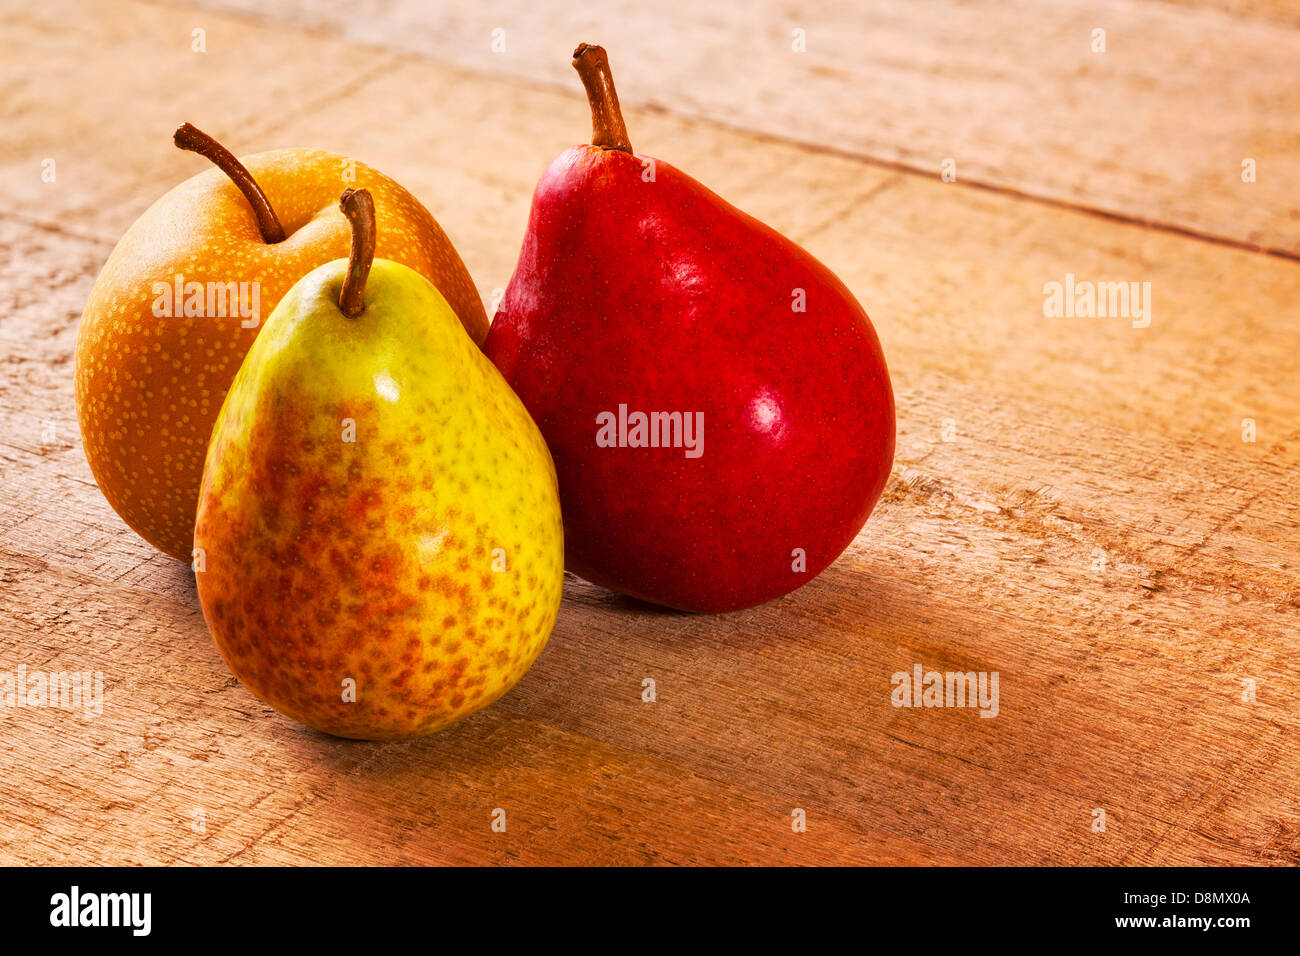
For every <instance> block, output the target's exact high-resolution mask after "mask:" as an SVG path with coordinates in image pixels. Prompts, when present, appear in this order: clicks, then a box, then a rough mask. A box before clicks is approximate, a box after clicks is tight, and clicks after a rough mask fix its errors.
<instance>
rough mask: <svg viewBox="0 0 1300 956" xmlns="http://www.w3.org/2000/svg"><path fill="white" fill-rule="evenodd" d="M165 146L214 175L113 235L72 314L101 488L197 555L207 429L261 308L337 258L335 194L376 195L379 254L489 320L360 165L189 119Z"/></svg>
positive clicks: (142, 524) (481, 320) (446, 258)
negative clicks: (249, 150)
mask: <svg viewBox="0 0 1300 956" xmlns="http://www.w3.org/2000/svg"><path fill="white" fill-rule="evenodd" d="M174 141H175V144H176V145H177V146H178V147H180V148H181V149H184V150H190V151H193V152H196V153H199V154H200V155H202V156H204V157H206V158H207V159H209V160H210V161H211V162H212V164H213V167H214V168H210V169H208V170H207V171H205V172H203V173H200V174H199V175H197V176H194V177H193V178H192V179H189V180H186V181H185V182H183V183H181V184H180V185H178V186H176V187H175V188H174V189H172V190H171V191H170V192H168V193H167V194H166V195H164V196H163V197H162V198H161V199H159V200H158V201H157V202H155V203H154V204H153V205H152V206H151V207H150V208H149V209H148V210H147V211H146V212H145V213H144V214H143V215H142V216H141V217H140V218H139V219H138V220H137V221H136V222H135V224H134V225H132V226H131V228H130V229H128V230H127V232H126V233H125V235H123V236H122V238H121V240H120V241H119V242H118V244H117V246H116V248H114V249H113V251H112V253H111V254H110V255H109V257H108V261H107V262H106V263H105V265H104V267H103V269H102V271H101V272H100V274H99V277H98V278H97V279H96V280H95V285H94V287H93V289H92V290H91V293H90V298H89V300H88V302H87V303H86V308H85V311H84V313H83V314H82V317H81V326H80V329H79V331H78V336H77V350H76V397H77V418H78V420H79V422H80V426H81V435H82V439H83V442H84V446H85V451H86V458H87V460H88V461H89V462H90V468H91V471H92V472H93V473H94V476H95V481H96V482H97V483H98V484H99V487H100V490H101V491H102V492H103V494H104V497H105V498H107V499H108V503H109V504H110V505H112V507H113V509H114V510H115V511H116V512H117V513H118V515H120V516H121V518H122V520H123V521H125V522H126V523H127V524H128V525H129V526H130V527H131V528H132V529H134V530H135V531H136V532H137V533H138V534H139V535H140V536H141V537H143V538H144V539H145V540H146V541H148V542H149V543H150V544H152V545H153V546H154V547H156V548H158V549H159V550H161V551H164V552H166V553H167V554H169V555H171V556H172V557H175V558H179V559H181V560H184V561H190V560H191V558H192V554H191V548H192V539H193V532H194V512H195V505H196V502H197V500H198V492H199V481H200V478H201V475H202V472H203V461H204V455H205V453H206V451H207V444H208V437H209V435H210V434H211V432H212V424H213V422H214V421H215V420H216V417H217V411H218V410H219V409H220V408H221V403H222V400H223V399H224V398H225V396H226V390H227V389H228V388H229V387H230V383H231V381H232V380H233V379H234V377H235V373H236V371H237V370H238V369H239V366H240V363H241V362H242V361H243V359H244V355H245V354H246V353H247V352H248V349H249V347H250V346H251V345H252V344H253V341H254V339H255V338H256V337H257V335H258V333H259V331H260V330H261V328H262V325H263V323H264V321H265V318H266V316H267V315H269V314H270V313H271V311H272V310H273V309H274V308H275V306H276V305H277V303H278V302H279V301H280V299H281V297H282V296H284V294H285V293H286V292H287V291H288V290H289V288H290V287H291V286H292V285H293V284H294V283H295V282H297V281H298V279H300V278H302V277H303V276H304V275H306V274H307V273H308V272H310V271H311V270H312V269H314V268H316V267H317V266H319V265H322V264H323V263H326V262H329V261H331V260H333V259H337V258H339V257H340V256H345V255H347V250H348V245H349V236H350V230H349V227H348V223H347V221H346V220H345V219H344V218H343V217H342V216H341V215H340V214H339V212H338V209H337V200H338V195H339V192H340V190H341V189H342V188H343V187H344V186H347V185H355V186H357V187H362V188H365V189H366V190H368V191H369V192H370V194H371V195H372V196H373V197H374V202H375V205H376V208H377V209H378V211H379V215H380V216H381V217H382V218H383V220H384V223H385V228H384V231H383V234H382V236H381V237H380V239H379V247H378V254H379V255H380V256H382V257H383V258H385V259H388V260H391V261H393V262H399V263H402V264H404V265H406V266H409V267H410V268H411V269H413V270H415V271H416V272H417V273H419V274H421V275H423V276H425V277H426V278H427V279H429V280H430V281H432V282H433V283H435V284H436V285H437V287H438V288H439V289H440V290H442V294H443V295H444V296H445V297H446V299H447V301H448V302H449V303H450V305H451V308H452V309H453V310H454V312H455V314H456V315H457V316H458V317H459V319H460V322H461V323H462V324H463V325H464V327H465V329H466V331H467V332H468V334H469V336H470V337H471V338H472V339H473V340H474V341H476V342H480V343H481V342H482V341H483V339H484V337H485V336H486V335H487V327H488V322H487V316H486V314H485V313H484V311H483V304H482V302H481V300H480V299H479V296H478V292H477V291H476V289H475V287H474V283H473V281H472V280H471V279H470V276H469V273H468V271H467V270H466V268H465V264H464V263H463V262H462V261H461V259H460V256H459V255H458V254H457V252H456V250H455V248H454V247H453V246H452V244H451V241H450V240H449V239H448V238H447V236H446V234H445V233H444V232H443V231H442V228H441V227H440V226H439V225H438V223H437V221H436V220H435V219H434V218H433V216H432V215H431V214H430V213H429V211H428V210H427V209H425V207H424V206H423V205H421V203H420V201H419V200H418V199H416V198H415V197H414V196H412V195H411V194H410V193H409V192H407V191H406V190H405V189H404V188H402V187H401V186H400V185H398V184H397V183H396V182H394V181H393V180H391V179H389V178H388V177H387V176H385V175H383V174H382V173H380V172H378V171H376V170H374V169H371V168H370V167H369V166H366V165H365V164H363V163H360V162H357V161H356V160H353V159H350V158H348V157H345V156H340V155H337V154H335V153H329V152H324V151H322V150H315V149H281V150H274V151H271V152H265V153H258V154H256V155H253V156H248V157H245V158H244V159H242V160H240V159H237V158H235V156H233V155H232V154H231V153H230V152H229V151H228V150H226V149H225V148H224V147H223V146H222V145H221V144H220V143H218V142H217V141H216V140H214V139H213V138H212V137H210V136H208V135H206V134H205V133H203V132H201V131H199V130H198V129H195V128H194V127H193V126H191V125H189V124H185V125H183V126H181V127H180V128H179V129H178V130H177V131H176V133H175V136H174Z"/></svg>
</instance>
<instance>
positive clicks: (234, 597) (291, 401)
mask: <svg viewBox="0 0 1300 956" xmlns="http://www.w3.org/2000/svg"><path fill="white" fill-rule="evenodd" d="M380 229H381V231H382V220H380ZM345 273H346V264H345V263H343V262H336V263H331V264H329V265H326V266H324V267H321V268H320V269H317V270H316V271H314V272H313V273H311V274H310V275H309V276H307V277H306V278H304V279H303V280H302V282H300V283H299V284H298V285H297V286H296V287H295V288H294V290H293V291H292V292H290V294H289V295H288V296H287V297H286V298H285V299H284V300H283V301H282V302H281V304H280V306H279V307H278V308H277V310H276V312H275V314H274V315H273V316H272V317H271V319H270V320H269V321H268V322H267V325H266V328H265V330H264V332H263V334H262V336H261V337H260V338H259V339H258V341H257V342H256V343H255V345H254V346H253V349H252V350H251V351H250V353H249V355H248V358H247V360H246V361H245V363H244V366H243V368H242V369H241V371H240V373H239V375H238V377H237V378H236V381H235V384H234V385H233V386H232V388H231V391H230V394H229V397H228V398H227V399H226V403H225V406H224V408H223V410H222V412H221V414H220V416H219V418H218V421H217V424H216V427H215V429H214V432H213V438H212V444H211V447H210V449H209V452H208V464H207V468H206V471H205V473H204V482H203V489H202V493H201V495H200V502H199V509H198V523H197V526H196V531H195V546H196V547H198V548H201V549H203V553H204V559H205V570H203V571H201V572H200V573H199V574H198V575H197V580H198V586H199V596H200V599H201V602H202V605H203V610H204V615H205V617H206V618H207V621H208V624H209V627H210V629H211V630H212V633H213V636H214V638H215V640H216V643H217V646H218V648H219V649H220V651H221V653H222V656H223V657H224V658H225V660H226V662H227V663H228V665H229V666H230V668H231V670H232V671H233V672H234V673H235V675H236V676H237V677H238V678H239V679H240V680H241V682H243V684H244V685H245V686H246V687H247V688H248V689H249V690H250V691H252V692H253V693H254V694H255V695H256V696H258V697H260V698H261V699H262V700H264V701H267V702H269V703H271V704H272V705H273V706H275V707H276V708H277V709H279V710H280V711H282V712H283V713H285V714H287V715H289V716H291V717H293V718H294V719H296V720H299V721H301V722H303V723H306V724H308V725H310V726H313V727H316V728H317V729H320V730H324V731H327V732H329V733H332V734H336V735H339V736H345V737H358V738H365V739H394V738H401V737H409V736H418V735H421V734H425V733H430V732H433V731H435V730H437V729H439V728H441V727H444V726H446V725H448V724H450V723H453V722H454V721H456V720H459V719H461V718H463V717H465V716H467V715H469V714H470V713H473V712H474V711H476V710H478V709H479V708H481V707H483V706H486V705H487V704H489V703H491V702H492V701H494V700H496V699H497V698H498V697H500V696H501V695H502V694H503V693H505V692H506V691H507V690H508V689H509V688H510V687H512V686H513V685H514V684H515V682H516V681H518V680H519V678H520V677H522V676H523V674H524V672H525V671H526V670H527V669H528V667H529V666H530V665H531V664H532V662H533V661H534V660H535V659H536V657H537V655H538V654H539V653H540V652H541V650H542V648H543V647H544V645H545V643H546V639H547V637H548V636H549V634H550V631H551V628H552V626H553V624H554V621H555V616H556V613H557V611H558V608H559V603H560V595H561V590H562V585H563V560H564V556H563V531H562V527H561V521H560V512H559V497H558V490H557V487H556V482H555V473H554V468H553V466H552V464H551V460H550V454H549V452H548V451H547V449H546V446H545V443H544V442H543V441H542V438H541V435H540V433H539V432H538V430H537V428H536V426H535V425H534V424H533V422H532V420H531V419H530V418H529V417H528V414H527V412H526V411H525V410H524V408H523V406H522V404H521V403H520V402H519V400H518V399H517V398H516V397H515V395H514V394H513V392H511V391H510V389H509V388H508V386H506V384H505V382H504V380H503V379H502V378H501V377H500V375H499V373H497V371H496V369H495V368H494V367H493V366H492V365H491V363H490V362H488V361H487V359H486V358H485V357H484V356H483V354H482V353H481V352H480V351H479V349H478V347H477V345H476V344H475V343H474V342H473V341H472V340H471V339H470V337H469V336H468V335H466V334H465V332H464V331H463V330H462V329H461V327H460V325H459V323H458V322H457V320H456V317H455V315H454V314H453V312H452V310H451V309H450V308H449V307H448V305H447V303H446V302H445V300H443V298H442V296H441V295H439V293H438V291H437V290H436V289H434V288H433V287H432V286H430V285H429V284H428V283H427V282H426V281H424V280H423V279H422V278H420V277H418V276H416V275H415V274H414V273H412V272H411V271H410V270H408V269H406V268H405V267H403V266H400V265H396V264H393V263H389V262H385V261H382V260H376V261H375V263H374V265H373V267H372V270H371V273H370V277H369V279H368V280H367V282H366V286H365V295H364V308H363V310H362V311H361V312H360V313H359V314H358V315H357V316H356V317H354V318H348V317H347V316H345V315H344V314H343V313H342V312H341V311H340V309H339V307H338V304H337V303H338V301H339V298H340V291H341V286H342V283H343V277H344V275H345ZM349 681H350V682H352V683H351V685H348V684H347V683H346V682H349ZM349 687H351V688H353V691H352V692H351V693H349Z"/></svg>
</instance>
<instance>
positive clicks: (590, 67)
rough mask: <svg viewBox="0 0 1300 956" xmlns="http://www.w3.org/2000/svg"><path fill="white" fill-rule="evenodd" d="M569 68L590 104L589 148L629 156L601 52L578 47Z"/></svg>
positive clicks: (583, 45) (597, 48)
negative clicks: (615, 151)
mask: <svg viewBox="0 0 1300 956" xmlns="http://www.w3.org/2000/svg"><path fill="white" fill-rule="evenodd" d="M573 68H574V69H575V70H577V71H578V76H580V77H582V85H583V86H585V87H586V88H587V102H588V103H590V104H591V145H592V146H599V147H600V148H601V149H617V150H621V151H622V152H624V153H630V152H632V143H631V142H630V141H629V140H628V138H627V125H626V124H625V123H624V122H623V111H622V110H621V109H619V106H618V91H617V90H615V89H614V76H613V74H611V73H610V71H609V57H608V56H606V55H605V48H604V47H601V46H592V45H591V44H590V43H579V44H578V48H577V49H576V50H574V51H573Z"/></svg>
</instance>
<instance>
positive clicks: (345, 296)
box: [339, 189, 376, 318]
mask: <svg viewBox="0 0 1300 956" xmlns="http://www.w3.org/2000/svg"><path fill="white" fill-rule="evenodd" d="M339 209H341V210H342V211H343V215H345V216H347V217H348V222H350V223H352V252H351V254H349V256H348V274H347V275H346V276H345V277H344V278H343V291H342V292H341V293H339V308H340V309H341V310H342V311H343V314H344V315H346V316H347V317H348V318H353V317H354V316H357V315H359V314H360V313H361V310H362V309H364V308H365V307H366V303H365V296H364V293H365V290H366V277H367V276H369V275H370V264H371V263H372V262H374V261H375V239H376V230H375V201H374V199H372V198H371V196H370V193H369V191H367V190H365V189H345V190H343V197H342V199H340V200H339Z"/></svg>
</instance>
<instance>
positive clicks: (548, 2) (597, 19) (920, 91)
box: [201, 0, 1300, 256]
mask: <svg viewBox="0 0 1300 956" xmlns="http://www.w3.org/2000/svg"><path fill="white" fill-rule="evenodd" d="M201 3H202V5H203V6H204V7H207V8H209V9H214V10H218V9H219V10H225V11H231V12H239V13H241V14H243V15H246V16H248V17H251V18H256V19H257V20H259V21H262V22H268V23H279V24H289V25H299V26H306V27H309V28H311V29H312V30H313V31H314V32H317V33H323V34H326V35H330V36H342V37H346V38H348V39H351V40H356V41H359V42H362V43H366V44H370V45H373V46H375V47H377V48H383V49H391V50H401V51H403V52H407V53H410V54H413V55H416V56H419V57H422V58H427V59H431V60H435V61H437V62H440V63H445V64H449V65H453V66H457V67H460V68H463V69H466V70H470V71H473V72H475V73H481V74H487V75H494V76H508V77H514V78H518V79H521V80H526V81H529V82H531V83H538V84H545V85H548V86H554V87H559V88H562V89H572V86H573V76H572V70H571V69H570V67H569V59H568V54H569V52H570V51H571V50H572V49H573V47H574V46H575V45H576V44H577V42H578V41H590V42H599V43H602V44H603V45H605V46H606V47H607V48H608V49H609V50H610V56H611V62H612V64H613V67H614V72H615V75H616V77H617V80H618V85H619V92H620V98H621V100H622V102H623V104H624V105H625V106H628V105H639V106H645V107H650V108H654V109H660V110H667V111H670V112H673V113H675V114H678V115H686V116H691V117H695V118H699V119H707V120H710V121H714V122H717V123H723V124H727V125H730V126H735V127H739V128H742V129H745V130H752V131H757V132H761V133H763V134H765V135H767V136H772V137H776V138H779V139H781V140H785V141H792V142H798V143H802V144H805V145H808V146H812V147H815V148H817V149H822V150H828V151H833V152H839V153H846V154H849V155H852V156H856V157H861V158H869V159H872V160H874V161H876V162H880V163H886V164H890V165H896V166H902V167H904V168H907V169H911V170H915V171H918V172H921V173H923V174H926V175H930V176H935V177H936V178H937V177H939V176H940V174H941V167H942V164H943V163H944V162H945V160H952V161H953V162H954V163H955V169H956V175H957V177H958V179H959V180H960V181H962V182H965V183H978V184H982V185H985V186H988V187H992V188H996V189H999V190H1004V191H1012V192H1016V193H1021V194H1025V195H1029V196H1035V197H1040V198H1046V199H1050V200H1053V201H1057V202H1065V203H1069V204H1073V205H1078V206H1082V207H1085V208H1089V209H1096V210H1101V211H1105V212H1107V213H1109V214H1113V215H1118V216H1122V217H1125V218H1131V219H1137V220H1140V221H1145V222H1152V223H1159V224H1163V225H1165V226H1168V227H1175V228H1178V229H1183V230H1188V231H1191V232H1194V233H1198V234H1204V235H1209V236H1216V237H1221V238H1224V239H1228V240H1231V241H1235V242H1240V243H1246V244H1249V245H1251V246H1256V247H1260V248H1266V249H1275V250H1278V251H1281V252H1283V253H1286V254H1289V255H1292V256H1296V255H1300V200H1298V199H1297V196H1296V191H1295V190H1294V189H1293V188H1292V186H1291V184H1292V183H1294V182H1295V181H1296V179H1297V178H1298V177H1300V161H1298V160H1297V157H1298V156H1300V133H1297V131H1296V127H1295V124H1294V122H1293V121H1292V118H1293V117H1294V116H1295V115H1296V114H1297V113H1298V112H1300V71H1297V70H1296V68H1295V64H1296V63H1297V62H1300V29H1297V26H1298V25H1297V23H1295V22H1294V19H1295V18H1294V16H1293V15H1288V16H1281V15H1278V14H1277V10H1278V8H1279V7H1282V6H1283V5H1280V4H1268V3H1249V4H1232V5H1230V6H1229V7H1228V11H1229V12H1222V11H1220V10H1218V9H1214V8H1213V5H1212V4H1210V3H1208V2H1202V3H1195V4H1191V5H1188V6H1182V7H1179V6H1172V5H1169V4H1165V3H1159V2H1152V0H1104V2H1100V3H1098V2H1084V0H1055V2H1052V3H1042V2H1040V0H1013V2H1006V0H1000V2H992V0H989V2H980V3H967V2H962V0H911V2H907V3H901V2H892V0H882V2H873V3H866V4H863V3H860V2H811V3H806V4H799V5H791V4H788V3H784V2H782V0H757V2H752V3H743V4H724V5H722V6H720V7H718V8H717V9H710V10H708V11H707V12H706V11H704V10H701V9H700V7H699V5H698V4H695V3H691V2H689V0H672V2H669V3H642V2H639V0H616V2H613V3H604V4H601V5H600V6H599V7H598V8H593V7H589V6H586V5H583V4H575V3H572V2H570V0H540V2H533V3H527V4H520V3H516V2H514V0H483V2H478V3H474V4H472V5H462V4H438V5H433V6H432V7H431V6H430V4H428V3H427V2H425V0H352V2H348V3H339V2H332V3H319V2H315V0H312V2H305V0H201ZM1096 29H1101V30H1104V31H1105V41H1106V42H1105V52H1094V50H1093V31H1094V30H1096ZM795 31H802V34H801V40H802V43H803V50H804V51H803V52H795V49H794V46H795V44H796V40H797V39H799V38H796V36H795ZM633 145H634V146H636V147H637V149H641V148H642V145H641V143H640V142H639V141H638V139H637V137H636V136H635V134H634V135H633ZM1248 158H1249V159H1252V160H1254V162H1255V164H1256V180H1255V181H1254V182H1252V183H1245V182H1243V181H1242V162H1243V160H1245V159H1248Z"/></svg>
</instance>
